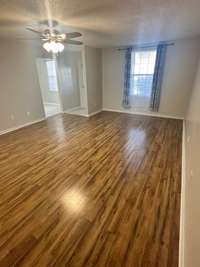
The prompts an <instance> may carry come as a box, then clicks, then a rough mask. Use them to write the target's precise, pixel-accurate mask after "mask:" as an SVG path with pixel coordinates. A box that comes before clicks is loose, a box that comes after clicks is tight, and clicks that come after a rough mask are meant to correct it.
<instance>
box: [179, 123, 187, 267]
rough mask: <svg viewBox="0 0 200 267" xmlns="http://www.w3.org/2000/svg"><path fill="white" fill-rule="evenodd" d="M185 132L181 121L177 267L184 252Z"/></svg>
mask: <svg viewBox="0 0 200 267" xmlns="http://www.w3.org/2000/svg"><path fill="white" fill-rule="evenodd" d="M185 146H186V132H185V120H184V121H183V136H182V177H181V210H180V232H179V234H180V236H179V267H184V266H185V260H184V251H185V189H186V158H185V156H186V155H185V153H186V151H185Z"/></svg>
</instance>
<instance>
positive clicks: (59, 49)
mask: <svg viewBox="0 0 200 267" xmlns="http://www.w3.org/2000/svg"><path fill="white" fill-rule="evenodd" d="M57 47H58V52H62V51H63V50H64V48H65V46H64V44H62V43H57Z"/></svg>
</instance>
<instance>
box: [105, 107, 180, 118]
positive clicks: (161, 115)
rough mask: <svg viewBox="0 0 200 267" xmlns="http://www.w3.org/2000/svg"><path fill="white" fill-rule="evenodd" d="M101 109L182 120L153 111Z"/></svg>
mask: <svg viewBox="0 0 200 267" xmlns="http://www.w3.org/2000/svg"><path fill="white" fill-rule="evenodd" d="M102 110H103V111H111V112H119V113H127V114H133V115H143V116H150V117H159V118H168V119H176V120H183V119H184V118H183V117H179V116H170V115H165V114H161V113H154V112H149V113H148V112H136V111H133V110H121V109H110V108H103V109H102Z"/></svg>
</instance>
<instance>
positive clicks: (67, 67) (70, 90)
mask: <svg viewBox="0 0 200 267" xmlns="http://www.w3.org/2000/svg"><path fill="white" fill-rule="evenodd" d="M80 61H81V51H70V50H67V49H65V50H64V52H63V53H61V54H59V55H58V57H57V66H58V81H59V89H60V100H61V101H62V106H63V110H64V111H67V110H69V109H72V108H75V107H79V106H80V85H79V65H80Z"/></svg>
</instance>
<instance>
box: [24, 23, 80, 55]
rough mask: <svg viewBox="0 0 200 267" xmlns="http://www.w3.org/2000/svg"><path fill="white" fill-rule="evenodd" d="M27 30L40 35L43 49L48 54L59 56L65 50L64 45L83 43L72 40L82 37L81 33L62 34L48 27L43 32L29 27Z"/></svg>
mask: <svg viewBox="0 0 200 267" xmlns="http://www.w3.org/2000/svg"><path fill="white" fill-rule="evenodd" d="M26 29H27V30H29V31H31V32H34V33H36V34H38V35H39V38H40V39H41V40H42V41H43V48H44V49H45V50H46V51H47V52H52V53H54V54H57V53H58V52H62V51H63V50H64V48H65V46H64V44H65V43H66V44H72V45H82V44H83V43H82V42H80V41H77V40H72V39H73V38H77V37H80V36H82V34H81V33H80V32H70V33H61V32H60V31H58V30H56V29H55V28H52V27H48V28H46V29H45V30H43V31H40V30H36V29H33V28H31V27H27V28H26Z"/></svg>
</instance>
